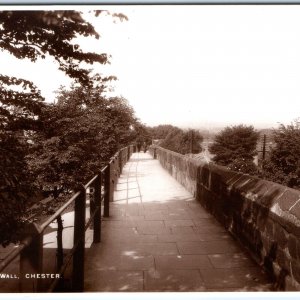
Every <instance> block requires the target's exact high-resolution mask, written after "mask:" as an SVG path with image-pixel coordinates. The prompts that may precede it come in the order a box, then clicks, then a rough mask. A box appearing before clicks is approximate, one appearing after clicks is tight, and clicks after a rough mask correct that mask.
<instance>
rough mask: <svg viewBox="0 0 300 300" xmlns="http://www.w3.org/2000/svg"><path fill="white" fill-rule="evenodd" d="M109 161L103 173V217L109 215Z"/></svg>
mask: <svg viewBox="0 0 300 300" xmlns="http://www.w3.org/2000/svg"><path fill="white" fill-rule="evenodd" d="M110 165H111V164H110V163H109V164H108V165H107V167H106V169H105V173H104V217H106V218H108V217H109V200H110V193H111V189H110Z"/></svg>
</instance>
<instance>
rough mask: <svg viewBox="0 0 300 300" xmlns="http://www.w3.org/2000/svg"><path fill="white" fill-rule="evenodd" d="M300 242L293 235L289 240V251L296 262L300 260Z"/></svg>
mask: <svg viewBox="0 0 300 300" xmlns="http://www.w3.org/2000/svg"><path fill="white" fill-rule="evenodd" d="M299 245H300V244H299V240H297V239H296V237H294V236H293V235H290V236H289V239H288V250H289V253H290V255H291V257H292V258H293V259H295V260H297V259H300V247H299Z"/></svg>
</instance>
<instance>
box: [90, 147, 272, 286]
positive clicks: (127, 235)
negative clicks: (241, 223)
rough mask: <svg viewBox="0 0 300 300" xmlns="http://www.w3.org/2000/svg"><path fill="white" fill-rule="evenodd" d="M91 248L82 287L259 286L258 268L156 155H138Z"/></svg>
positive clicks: (123, 177)
mask: <svg viewBox="0 0 300 300" xmlns="http://www.w3.org/2000/svg"><path fill="white" fill-rule="evenodd" d="M110 211H111V217H110V218H107V219H105V220H104V221H103V232H102V242H101V243H100V244H93V245H92V246H91V248H89V249H87V250H86V264H85V265H86V270H85V272H86V274H85V276H86V277H85V291H257V290H270V288H271V285H270V284H269V281H268V279H267V277H266V275H265V274H263V273H262V271H261V270H260V268H259V267H258V266H256V265H255V264H254V262H253V261H252V260H251V259H250V258H249V257H248V256H247V254H245V253H244V252H243V250H242V249H241V248H240V246H239V245H238V244H237V243H236V242H235V241H234V240H233V238H232V237H231V236H230V235H229V234H228V233H227V232H226V231H225V230H224V229H223V227H221V226H220V225H219V224H218V223H217V221H215V219H214V218H213V217H212V216H211V215H210V214H208V213H207V212H206V211H205V210H204V209H203V208H202V207H201V206H200V204H199V203H198V202H196V201H195V200H194V199H193V197H192V195H191V194H190V193H189V192H187V191H186V190H185V189H184V188H183V187H182V186H181V185H180V184H179V183H178V182H177V181H176V180H175V179H174V178H172V177H171V176H170V175H169V174H168V173H167V171H165V170H164V169H163V168H162V167H161V166H160V164H159V162H158V161H157V160H154V159H153V158H152V157H151V156H150V155H149V154H148V153H142V152H140V153H134V154H133V155H132V157H131V159H130V161H129V162H128V163H127V164H126V166H125V167H124V169H123V173H122V175H121V177H120V179H119V181H118V184H117V186H116V190H115V197H114V202H112V203H111V210H110Z"/></svg>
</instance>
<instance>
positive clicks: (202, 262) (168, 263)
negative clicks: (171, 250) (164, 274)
mask: <svg viewBox="0 0 300 300" xmlns="http://www.w3.org/2000/svg"><path fill="white" fill-rule="evenodd" d="M154 259H155V266H156V268H157V269H159V270H160V269H164V270H174V269H175V270H196V269H201V268H205V269H206V268H212V267H213V266H212V264H211V262H210V260H209V259H208V257H207V255H160V256H155V257H154Z"/></svg>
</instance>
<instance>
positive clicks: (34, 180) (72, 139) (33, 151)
mask: <svg viewBox="0 0 300 300" xmlns="http://www.w3.org/2000/svg"><path fill="white" fill-rule="evenodd" d="M99 13H101V11H97V12H96V14H97V15H98V14H99ZM116 17H118V18H122V19H124V18H125V19H126V17H125V16H123V15H116ZM79 37H91V38H96V39H98V38H99V33H97V32H96V31H95V29H94V27H93V26H92V24H90V23H89V22H87V21H86V20H85V19H84V18H83V15H82V13H80V12H77V11H70V10H68V11H1V12H0V49H1V50H2V51H7V52H9V53H10V54H12V55H13V56H15V57H16V58H17V59H29V60H31V61H32V62H36V61H37V60H38V59H44V58H46V57H52V58H53V59H54V61H56V62H57V64H58V69H60V70H61V71H63V72H64V73H65V74H66V75H67V76H69V77H70V78H72V79H74V82H75V83H76V84H77V87H78V89H77V90H75V89H73V90H72V91H71V92H70V93H68V92H67V91H66V90H61V91H60V93H59V98H58V101H57V103H56V104H47V103H45V102H44V99H43V97H42V96H41V94H40V91H39V90H38V88H37V87H36V86H35V85H34V83H32V82H30V81H28V80H27V79H23V78H16V77H12V76H7V75H5V74H0V150H1V153H0V156H1V159H0V169H1V174H0V197H1V198H0V207H1V216H0V242H1V243H2V244H6V243H8V242H9V241H11V240H14V238H13V237H12V236H11V235H12V232H13V233H16V234H17V233H18V230H17V229H19V228H21V227H22V222H23V221H24V213H25V210H26V208H28V205H29V204H30V201H29V199H31V198H32V197H33V196H34V190H36V186H37V185H39V187H41V188H43V189H46V190H47V189H49V190H51V189H52V188H53V187H54V186H57V187H58V188H61V187H62V181H63V180H65V184H64V188H66V187H67V188H69V187H74V186H75V182H78V181H81V180H83V179H84V178H86V176H88V174H89V173H88V172H87V171H86V170H87V169H88V168H89V167H90V169H91V170H93V171H94V170H96V169H98V167H99V166H98V165H96V166H95V165H94V164H93V161H94V158H95V157H96V155H97V154H99V151H100V149H101V150H103V151H101V153H102V154H101V155H102V156H99V158H100V161H101V160H102V159H103V160H104V159H105V158H106V157H108V156H109V155H110V153H111V151H114V150H115V149H117V147H118V146H120V145H123V144H124V143H125V140H126V138H125V137H124V135H125V131H126V129H127V127H126V126H127V124H128V123H131V122H132V118H133V116H132V109H131V108H130V107H129V106H128V105H126V103H125V100H124V99H120V98H116V99H102V98H103V97H98V98H99V99H100V98H101V99H102V102H101V101H100V102H101V103H102V106H101V103H99V101H98V100H99V99H98V98H97V99H98V100H97V105H99V107H98V108H96V106H95V105H94V106H93V105H92V103H89V102H88V101H89V100H88V99H94V98H95V97H94V98H93V97H89V96H90V95H91V94H93V93H94V94H95V93H96V92H95V90H97V93H98V94H101V93H102V92H103V89H104V86H105V85H106V82H107V81H108V80H111V79H115V77H114V76H110V77H106V78H102V77H101V76H100V75H99V74H94V75H93V76H92V75H91V70H90V69H88V67H87V66H88V65H92V64H93V63H99V64H106V63H108V55H107V54H105V53H100V54H99V53H93V52H88V51H87V52H86V51H83V50H82V48H81V47H80V45H79V44H77V43H76V42H75V40H76V38H79ZM83 96H84V97H83ZM64 97H66V98H64ZM76 97H77V98H76ZM82 99H84V101H85V102H82ZM104 108H105V109H104ZM99 114H100V115H99ZM119 114H120V115H119ZM114 121H116V122H117V124H118V125H117V126H115V124H113V122H114ZM120 123H122V124H121V125H120ZM114 126H115V127H114ZM109 128H110V129H112V128H113V129H115V128H116V132H115V134H113V135H108V133H107V132H108V131H109ZM93 134H94V136H92V135H93ZM127 135H128V133H127ZM107 143H110V145H112V146H111V148H110V149H107V147H105V146H106V144H107ZM97 146H98V147H99V146H101V147H100V148H97ZM92 151H96V152H95V153H94V154H91V153H92ZM83 158H84V159H85V161H86V164H83V165H82V164H80V163H79V162H80V160H81V159H82V160H83ZM42 168H45V169H44V171H42ZM76 168H78V169H77V175H78V178H74V174H76V171H75V170H76ZM81 171H82V173H81ZM47 172H48V173H47ZM60 172H61V173H62V175H61V176H58V175H57V174H58V173H60ZM51 176H52V177H51ZM72 176H73V177H72ZM80 176H81V177H80ZM79 177H80V178H79ZM16 239H17V237H16Z"/></svg>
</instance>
